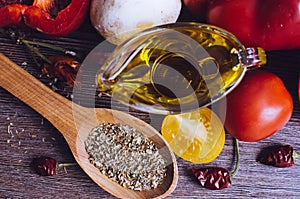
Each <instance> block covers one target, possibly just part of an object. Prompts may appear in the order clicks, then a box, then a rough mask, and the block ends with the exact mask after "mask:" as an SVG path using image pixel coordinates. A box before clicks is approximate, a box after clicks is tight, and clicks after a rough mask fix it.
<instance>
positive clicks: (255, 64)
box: [246, 47, 267, 70]
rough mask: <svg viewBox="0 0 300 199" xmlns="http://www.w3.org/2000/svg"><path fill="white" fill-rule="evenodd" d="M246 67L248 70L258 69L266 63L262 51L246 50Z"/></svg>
mask: <svg viewBox="0 0 300 199" xmlns="http://www.w3.org/2000/svg"><path fill="white" fill-rule="evenodd" d="M246 59H247V64H246V67H247V69H248V70H250V69H255V68H259V67H261V66H262V65H265V64H266V63H267V55H266V52H265V51H264V49H262V48H260V47H258V48H246Z"/></svg>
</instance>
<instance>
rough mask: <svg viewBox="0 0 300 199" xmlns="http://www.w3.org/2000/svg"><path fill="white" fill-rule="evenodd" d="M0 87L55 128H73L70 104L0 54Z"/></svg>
mask: <svg viewBox="0 0 300 199" xmlns="http://www.w3.org/2000/svg"><path fill="white" fill-rule="evenodd" d="M0 86H1V87H2V88H4V89H5V90H7V91H8V92H10V93H11V94H13V95H14V96H15V97H17V98H18V99H20V100H21V101H23V102H24V103H26V104H27V105H28V106H30V107H31V108H33V109H34V110H35V111H37V112H38V113H39V114H41V115H42V116H43V117H45V118H46V119H47V120H49V121H50V122H51V123H52V124H53V125H54V126H55V127H56V128H58V127H60V126H61V125H70V127H74V121H73V120H72V118H73V115H72V102H71V101H69V100H68V99H66V98H64V97H63V96H61V95H59V94H57V93H55V92H54V91H52V90H51V89H50V88H48V87H47V86H46V85H44V84H43V83H42V82H40V81H39V80H37V79H36V78H35V77H33V76H32V75H30V74H29V73H28V72H27V71H25V70H24V69H22V68H21V67H20V66H18V65H17V64H16V63H14V62H12V61H11V60H10V59H9V58H8V57H6V56H5V55H3V54H1V53H0ZM66 120H70V121H66ZM58 129H59V128H58Z"/></svg>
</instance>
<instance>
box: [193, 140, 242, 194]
mask: <svg viewBox="0 0 300 199" xmlns="http://www.w3.org/2000/svg"><path fill="white" fill-rule="evenodd" d="M235 148H236V164H235V168H234V170H233V171H232V172H229V171H228V170H227V169H225V168H222V167H204V168H199V169H195V168H192V172H193V174H194V175H195V177H196V178H197V179H198V181H199V182H200V185H201V186H202V187H204V188H207V189H211V190H220V189H224V188H228V187H229V186H230V184H231V179H232V178H233V177H234V176H235V175H236V173H237V172H238V169H239V163H240V154H239V146H238V140H237V139H235Z"/></svg>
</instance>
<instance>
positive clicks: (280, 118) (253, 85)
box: [225, 71, 293, 142]
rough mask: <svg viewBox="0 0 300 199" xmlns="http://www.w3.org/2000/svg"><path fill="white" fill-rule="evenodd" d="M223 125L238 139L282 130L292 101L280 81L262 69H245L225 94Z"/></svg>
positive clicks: (253, 140)
mask: <svg viewBox="0 0 300 199" xmlns="http://www.w3.org/2000/svg"><path fill="white" fill-rule="evenodd" d="M226 110H227V111H226V118H225V128H226V129H227V130H228V132H229V133H230V134H232V135H233V136H234V137H236V138H237V139H239V140H242V141H247V142H255V141H259V140H262V139H264V138H267V137H269V136H271V135H272V134H274V133H275V132H277V131H278V130H279V129H281V128H282V127H283V126H284V125H285V124H286V123H287V122H288V121H289V119H290V118H291V115H292V111H293V101H292V97H291V95H290V93H289V92H288V91H287V89H286V88H285V86H284V83H283V82H282V80H281V79H280V78H279V77H278V76H276V75H275V74H272V73H269V72H264V71H252V72H248V73H247V74H246V75H245V77H244V79H243V80H242V82H241V83H240V84H239V85H238V86H237V87H236V89H235V90H233V91H232V92H231V93H230V94H229V95H228V96H227V109H226Z"/></svg>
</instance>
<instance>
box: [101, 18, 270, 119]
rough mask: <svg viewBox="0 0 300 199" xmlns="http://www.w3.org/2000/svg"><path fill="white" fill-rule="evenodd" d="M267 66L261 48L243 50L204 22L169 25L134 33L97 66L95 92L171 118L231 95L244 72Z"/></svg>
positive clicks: (225, 32) (238, 43) (232, 38)
mask: <svg viewBox="0 0 300 199" xmlns="http://www.w3.org/2000/svg"><path fill="white" fill-rule="evenodd" d="M265 63H266V54H265V52H264V50H263V49H261V48H245V47H244V46H243V45H242V44H241V43H240V42H239V40H238V39H237V38H236V37H235V36H234V35H232V34H231V33H229V32H227V31H225V30H223V29H221V28H218V27H215V26H211V25H207V24H200V23H174V24H167V25H162V26H158V27H154V28H151V29H148V30H145V31H142V32H140V33H138V34H136V35H134V36H133V37H132V38H130V39H129V40H127V41H125V42H124V43H123V44H121V45H120V46H118V47H117V48H116V49H115V50H114V51H113V53H112V54H111V56H110V57H109V58H108V59H107V61H106V62H105V64H104V65H103V66H102V67H101V69H100V71H99V73H98V75H97V82H98V88H99V90H100V92H104V93H107V94H109V95H110V96H112V97H113V98H114V99H116V100H118V101H120V102H122V103H124V104H127V105H129V106H131V107H133V108H136V109H139V110H142V111H146V112H150V113H156V114H172V113H181V112H186V111H190V110H193V109H198V108H200V107H205V106H208V105H210V104H212V103H213V102H215V101H217V100H218V99H220V98H222V97H224V96H225V95H226V94H227V93H228V92H230V91H231V90H232V89H233V88H234V87H235V86H236V85H237V84H238V83H239V82H240V81H241V79H242V78H243V76H244V74H245V72H246V71H247V70H248V69H249V68H253V67H254V68H255V67H259V66H261V65H263V64H265Z"/></svg>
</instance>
